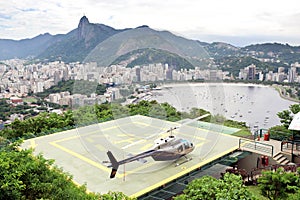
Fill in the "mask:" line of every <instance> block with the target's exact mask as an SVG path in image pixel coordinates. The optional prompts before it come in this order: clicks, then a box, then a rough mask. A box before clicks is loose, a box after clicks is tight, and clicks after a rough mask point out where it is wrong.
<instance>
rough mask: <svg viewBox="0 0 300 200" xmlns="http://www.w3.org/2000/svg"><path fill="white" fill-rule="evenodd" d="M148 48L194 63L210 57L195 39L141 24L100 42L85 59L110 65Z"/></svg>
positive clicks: (99, 64) (101, 64)
mask: <svg viewBox="0 0 300 200" xmlns="http://www.w3.org/2000/svg"><path fill="white" fill-rule="evenodd" d="M146 48H152V49H161V50H164V51H168V52H171V53H173V54H177V55H179V56H181V57H183V58H185V59H186V60H188V61H189V62H190V63H192V64H193V65H197V64H199V61H200V60H201V59H203V58H208V53H207V52H206V51H205V49H204V48H203V47H202V46H201V45H200V44H199V43H198V42H197V41H195V40H189V39H186V38H183V37H179V36H176V35H174V34H172V33H170V32H168V31H156V30H153V29H151V28H149V27H148V26H141V27H138V28H135V29H130V30H127V31H123V32H121V33H118V34H115V35H113V36H111V37H110V38H108V39H107V40H105V41H103V42H101V43H99V45H98V46H97V47H95V48H94V49H93V51H92V52H91V53H90V54H89V55H88V56H87V58H86V59H85V61H86V62H90V61H95V62H97V63H98V66H108V65H110V64H111V63H112V62H113V61H114V60H116V59H117V58H118V57H119V56H122V55H124V54H127V53H129V52H131V51H134V50H138V49H146Z"/></svg>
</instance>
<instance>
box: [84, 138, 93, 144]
mask: <svg viewBox="0 0 300 200" xmlns="http://www.w3.org/2000/svg"><path fill="white" fill-rule="evenodd" d="M84 139H85V140H86V141H88V142H89V143H94V142H95V140H94V139H92V138H90V137H86V138H84Z"/></svg>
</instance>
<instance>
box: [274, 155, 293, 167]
mask: <svg viewBox="0 0 300 200" xmlns="http://www.w3.org/2000/svg"><path fill="white" fill-rule="evenodd" d="M273 159H274V160H275V161H276V162H277V163H278V164H281V165H287V164H289V163H291V162H290V160H289V159H287V157H285V155H284V154H283V153H281V152H279V153H277V154H276V155H274V156H273Z"/></svg>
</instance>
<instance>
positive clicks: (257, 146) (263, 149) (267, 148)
mask: <svg viewBox="0 0 300 200" xmlns="http://www.w3.org/2000/svg"><path fill="white" fill-rule="evenodd" d="M239 149H245V150H248V151H251V150H254V151H255V152H258V153H263V154H264V155H268V156H271V157H273V154H274V147H273V145H270V144H264V143H261V142H257V141H255V140H248V139H244V138H240V139H239ZM254 151H253V152H254Z"/></svg>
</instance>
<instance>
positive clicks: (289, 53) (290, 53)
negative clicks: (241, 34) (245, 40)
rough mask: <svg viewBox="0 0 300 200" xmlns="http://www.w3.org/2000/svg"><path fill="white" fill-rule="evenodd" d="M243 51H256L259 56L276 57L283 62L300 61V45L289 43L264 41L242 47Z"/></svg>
mask: <svg viewBox="0 0 300 200" xmlns="http://www.w3.org/2000/svg"><path fill="white" fill-rule="evenodd" d="M241 50H242V51H243V52H256V54H255V56H256V57H259V58H276V59H279V60H280V61H282V62H286V63H289V64H291V63H295V62H300V46H290V45H289V44H280V43H264V44H255V45H249V46H246V47H244V48H242V49H241Z"/></svg>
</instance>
